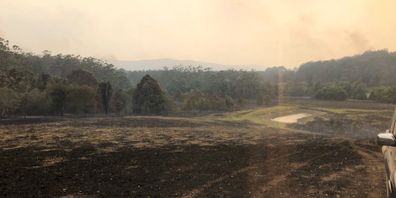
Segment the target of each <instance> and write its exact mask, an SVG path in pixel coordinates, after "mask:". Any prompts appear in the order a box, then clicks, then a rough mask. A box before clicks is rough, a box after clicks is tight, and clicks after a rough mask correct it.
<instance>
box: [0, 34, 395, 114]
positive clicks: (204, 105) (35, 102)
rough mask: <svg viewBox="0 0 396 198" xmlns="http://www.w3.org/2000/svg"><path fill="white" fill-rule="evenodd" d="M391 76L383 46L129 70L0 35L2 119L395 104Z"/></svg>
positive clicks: (392, 69)
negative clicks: (319, 55) (287, 102)
mask: <svg viewBox="0 0 396 198" xmlns="http://www.w3.org/2000/svg"><path fill="white" fill-rule="evenodd" d="M395 75H396V53H395V52H388V51H387V50H378V51H368V52H365V53H363V54H360V55H355V56H351V57H344V58H341V59H337V60H327V61H316V62H308V63H304V64H302V65H301V66H300V67H299V68H297V69H287V68H286V67H283V66H277V67H269V68H267V69H265V70H264V71H253V70H222V71H213V70H212V69H210V68H205V67H201V66H174V67H172V68H167V67H164V68H163V69H161V70H146V71H126V70H123V69H117V68H116V67H115V66H114V65H112V64H109V63H107V62H105V61H102V60H100V59H96V58H92V57H81V56H78V55H63V54H57V55H52V54H51V53H50V52H48V51H44V52H43V53H42V54H38V55H37V54H32V53H26V52H24V51H23V50H22V49H21V48H19V47H18V46H16V45H13V46H11V45H10V44H9V42H8V41H7V40H5V39H2V38H0V112H1V116H2V117H7V116H9V115H63V114H65V113H66V114H96V113H119V114H140V113H142V114H152V113H153V114H164V113H169V112H172V111H179V110H182V111H208V110H209V111H213V110H215V111H218V110H221V111H224V110H233V109H238V108H242V107H243V106H244V105H245V104H246V103H247V102H249V103H252V101H254V103H255V104H256V105H271V104H276V103H277V101H278V97H279V96H298V97H301V96H303V97H315V98H317V99H323V100H345V99H359V100H376V101H380V102H389V103H394V102H396V91H394V90H396V86H395V85H396V78H394V76H395ZM147 82H149V83H148V85H147V86H143V84H147ZM142 83H143V84H142ZM145 94H146V95H145ZM147 94H148V95H147ZM150 94H152V95H150ZM153 105H154V106H153Z"/></svg>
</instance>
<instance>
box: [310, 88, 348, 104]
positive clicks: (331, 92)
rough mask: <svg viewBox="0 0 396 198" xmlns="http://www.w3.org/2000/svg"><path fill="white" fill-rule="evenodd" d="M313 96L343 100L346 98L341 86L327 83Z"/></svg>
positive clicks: (322, 98) (346, 95)
mask: <svg viewBox="0 0 396 198" xmlns="http://www.w3.org/2000/svg"><path fill="white" fill-rule="evenodd" d="M315 98H317V99H321V100H345V99H347V98H348V94H347V92H346V91H345V90H344V89H343V88H342V87H341V86H337V85H328V86H324V87H323V88H321V89H320V90H319V91H318V92H317V93H316V95H315Z"/></svg>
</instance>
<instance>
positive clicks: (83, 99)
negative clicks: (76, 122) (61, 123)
mask: <svg viewBox="0 0 396 198" xmlns="http://www.w3.org/2000/svg"><path fill="white" fill-rule="evenodd" d="M95 96H96V92H95V89H93V88H91V87H88V86H85V85H84V86H70V87H68V89H67V97H66V104H65V107H66V108H65V109H66V112H68V113H77V114H80V113H95V111H96V100H95Z"/></svg>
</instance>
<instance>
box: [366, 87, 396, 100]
mask: <svg viewBox="0 0 396 198" xmlns="http://www.w3.org/2000/svg"><path fill="white" fill-rule="evenodd" d="M369 99H370V100H374V101H378V102H386V103H396V87H390V86H381V87H376V88H374V89H373V90H372V91H371V92H370V95H369Z"/></svg>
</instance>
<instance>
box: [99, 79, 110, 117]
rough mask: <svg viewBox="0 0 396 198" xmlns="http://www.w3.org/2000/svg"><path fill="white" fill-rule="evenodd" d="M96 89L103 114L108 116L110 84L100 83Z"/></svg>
mask: <svg viewBox="0 0 396 198" xmlns="http://www.w3.org/2000/svg"><path fill="white" fill-rule="evenodd" d="M98 89H99V95H100V100H101V102H102V105H103V109H104V112H105V114H108V112H109V104H110V99H111V95H112V88H111V84H110V82H101V83H100V84H99V87H98Z"/></svg>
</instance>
